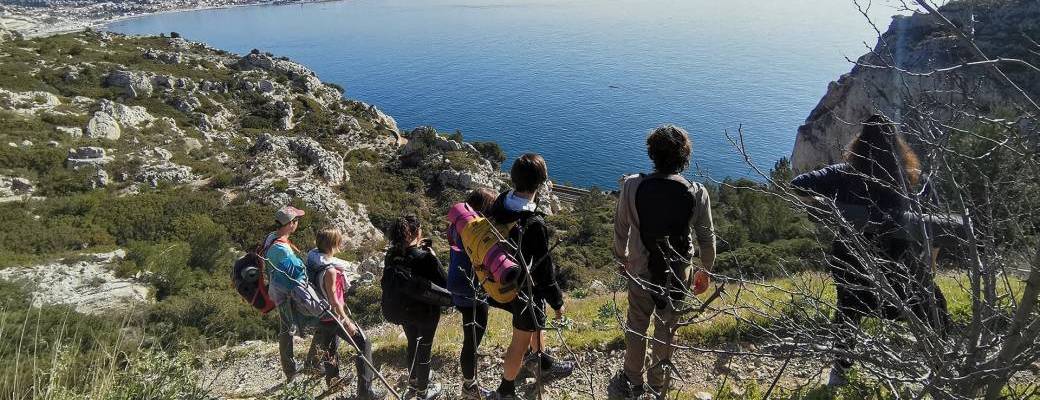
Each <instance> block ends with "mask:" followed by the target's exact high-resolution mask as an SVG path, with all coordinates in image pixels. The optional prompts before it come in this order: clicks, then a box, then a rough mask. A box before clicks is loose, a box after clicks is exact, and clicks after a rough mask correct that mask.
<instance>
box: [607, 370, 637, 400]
mask: <svg viewBox="0 0 1040 400" xmlns="http://www.w3.org/2000/svg"><path fill="white" fill-rule="evenodd" d="M644 393H646V388H645V387H643V385H633V384H632V382H631V381H629V380H628V376H627V375H625V371H618V373H617V375H614V377H613V378H610V384H609V385H607V398H608V399H610V400H638V399H640V398H642V397H643V394H644Z"/></svg>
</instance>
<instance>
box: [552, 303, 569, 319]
mask: <svg viewBox="0 0 1040 400" xmlns="http://www.w3.org/2000/svg"><path fill="white" fill-rule="evenodd" d="M566 311H567V306H560V308H559V309H558V310H553V313H555V314H556V316H555V317H554V318H553V319H555V320H557V321H562V320H563V314H564V312H566Z"/></svg>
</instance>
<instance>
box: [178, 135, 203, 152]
mask: <svg viewBox="0 0 1040 400" xmlns="http://www.w3.org/2000/svg"><path fill="white" fill-rule="evenodd" d="M181 143H182V144H183V145H184V151H186V152H189V153H190V152H192V151H195V150H198V149H201V148H202V142H200V141H199V140H198V139H196V138H191V137H187V138H184V139H183V140H182V141H181Z"/></svg>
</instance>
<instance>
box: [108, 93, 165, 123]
mask: <svg viewBox="0 0 1040 400" xmlns="http://www.w3.org/2000/svg"><path fill="white" fill-rule="evenodd" d="M98 111H99V112H102V113H105V114H108V115H110V116H112V118H114V119H115V120H116V122H118V123H119V124H120V125H121V126H124V127H125V126H133V127H140V126H142V125H146V124H149V123H151V122H152V121H155V117H153V116H152V114H149V113H148V110H146V109H145V108H144V107H141V106H127V105H124V104H120V103H116V102H114V101H112V100H108V99H102V100H101V101H99V102H98Z"/></svg>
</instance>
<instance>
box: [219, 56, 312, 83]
mask: <svg viewBox="0 0 1040 400" xmlns="http://www.w3.org/2000/svg"><path fill="white" fill-rule="evenodd" d="M236 66H237V67H238V68H239V69H240V70H243V71H249V70H257V69H258V70H263V71H268V72H275V73H279V74H285V75H287V76H288V77H289V78H290V79H296V78H298V77H302V76H314V72H313V71H311V70H310V69H308V68H307V67H304V66H303V65H301V64H298V63H295V62H292V61H289V60H284V59H277V58H274V57H271V56H269V55H267V54H261V53H259V52H253V53H250V54H247V55H245V56H243V57H242V58H241V59H239V60H238V63H237V64H236Z"/></svg>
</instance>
